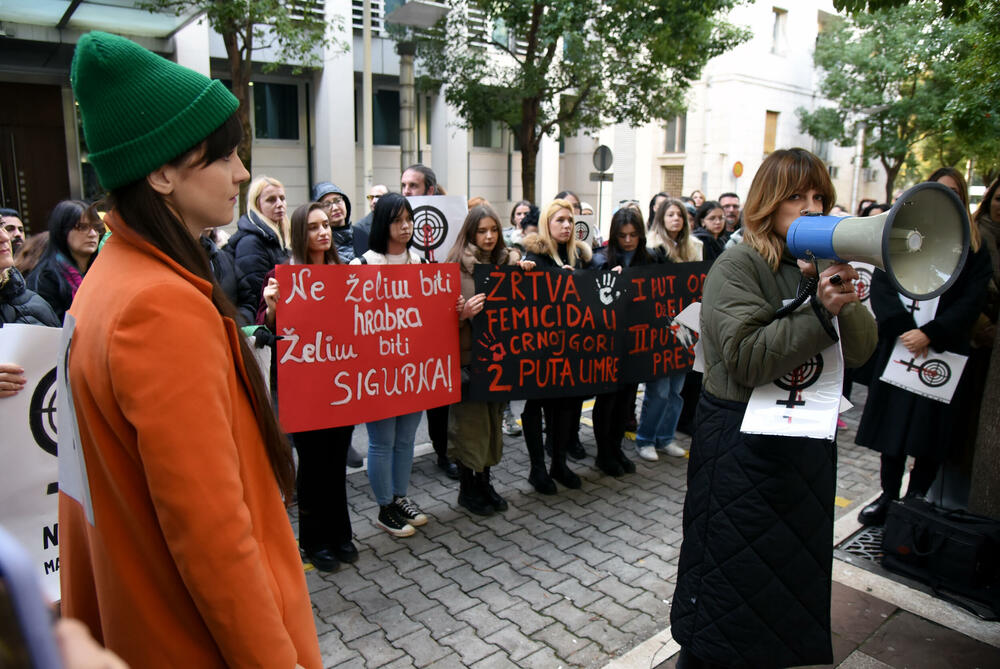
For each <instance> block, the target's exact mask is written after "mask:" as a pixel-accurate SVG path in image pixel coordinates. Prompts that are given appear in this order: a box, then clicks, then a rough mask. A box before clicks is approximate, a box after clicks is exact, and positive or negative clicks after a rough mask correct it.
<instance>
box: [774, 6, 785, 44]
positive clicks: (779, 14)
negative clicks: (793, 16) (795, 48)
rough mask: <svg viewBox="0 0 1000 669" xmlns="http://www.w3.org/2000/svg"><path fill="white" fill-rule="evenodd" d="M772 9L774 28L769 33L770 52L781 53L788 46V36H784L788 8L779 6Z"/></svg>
mask: <svg viewBox="0 0 1000 669" xmlns="http://www.w3.org/2000/svg"><path fill="white" fill-rule="evenodd" d="M772 10H773V11H774V28H773V30H772V35H771V53H777V54H782V53H784V52H785V49H786V47H787V46H788V37H787V36H786V31H787V26H788V10H786V9H781V8H780V7H773V8H772Z"/></svg>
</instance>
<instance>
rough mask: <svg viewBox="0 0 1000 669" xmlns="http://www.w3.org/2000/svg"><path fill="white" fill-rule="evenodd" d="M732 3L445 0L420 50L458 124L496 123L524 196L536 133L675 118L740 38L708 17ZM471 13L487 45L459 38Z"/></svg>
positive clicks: (538, 136) (717, 0)
mask: <svg viewBox="0 0 1000 669" xmlns="http://www.w3.org/2000/svg"><path fill="white" fill-rule="evenodd" d="M736 2H737V0H653V1H650V2H645V1H644V2H640V1H637V0H606V1H603V2H602V1H600V0H559V1H556V2H541V1H538V0H479V1H477V0H450V1H449V4H451V6H452V10H451V12H450V13H449V15H448V16H447V17H446V18H445V19H443V20H442V22H441V23H440V24H439V25H438V26H437V27H436V28H435V29H433V30H431V31H427V32H426V33H424V34H422V35H420V36H418V42H419V46H420V48H419V50H418V54H419V56H420V57H421V58H422V60H423V62H424V64H425V66H426V68H427V70H428V71H429V72H432V73H434V75H435V76H436V77H437V78H438V79H439V80H440V81H442V82H444V83H445V85H446V86H445V97H446V99H447V101H448V103H449V104H451V105H452V106H453V107H455V108H456V109H457V110H458V112H459V114H460V115H461V116H462V118H463V119H465V121H466V123H467V124H468V125H470V126H472V125H479V124H483V123H487V122H490V121H500V122H502V123H503V124H505V125H506V126H507V127H508V128H510V129H511V130H512V131H513V132H514V133H515V134H516V135H517V136H518V137H519V139H520V142H521V148H522V186H523V187H524V189H525V197H527V198H528V199H532V196H531V194H533V192H534V164H535V155H536V154H537V151H538V146H539V142H540V141H541V138H542V136H543V135H545V134H550V135H556V134H558V133H562V134H563V135H570V134H574V133H576V132H577V131H580V130H589V129H597V128H600V127H603V126H605V125H608V124H611V123H621V122H625V123H629V124H632V125H641V124H643V123H646V122H648V121H649V120H651V119H654V118H668V117H670V116H673V115H675V114H677V113H679V112H681V111H683V109H684V107H685V94H686V92H687V90H688V88H689V87H690V83H691V82H692V81H693V80H695V79H697V78H698V76H699V75H700V73H701V69H702V67H703V66H704V65H705V63H706V62H707V61H708V60H709V59H710V58H712V57H713V56H717V55H719V54H721V53H723V52H724V51H726V50H728V49H731V48H732V47H734V46H736V45H737V44H739V43H740V42H741V41H743V40H745V39H747V38H748V37H749V35H748V34H747V33H746V32H745V31H743V30H740V29H737V28H735V27H734V26H732V25H730V24H728V23H726V22H725V21H722V20H720V19H718V18H717V14H719V13H720V12H723V11H725V10H728V9H729V8H731V7H732V6H733V5H735V4H736ZM469 7H473V8H477V9H481V10H482V11H483V12H484V13H485V15H486V17H487V21H486V25H487V28H486V30H485V33H486V35H485V36H483V35H480V36H479V38H480V39H482V38H484V37H485V40H486V41H487V42H486V43H483V42H482V41H477V40H476V39H475V38H476V36H475V35H469V34H468V32H467V16H468V14H467V9H468V8H469ZM496 26H499V27H501V28H503V29H501V30H494V27H496Z"/></svg>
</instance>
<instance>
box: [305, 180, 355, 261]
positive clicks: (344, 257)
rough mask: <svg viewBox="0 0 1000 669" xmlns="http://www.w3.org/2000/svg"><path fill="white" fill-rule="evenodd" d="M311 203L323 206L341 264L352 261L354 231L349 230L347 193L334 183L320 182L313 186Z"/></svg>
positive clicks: (349, 209) (349, 216)
mask: <svg viewBox="0 0 1000 669" xmlns="http://www.w3.org/2000/svg"><path fill="white" fill-rule="evenodd" d="M312 196H313V202H319V203H320V204H322V205H323V210H324V211H325V212H326V216H327V218H329V219H330V232H331V233H332V235H333V245H334V246H336V247H337V255H338V256H340V261H341V262H345V263H347V262H351V261H352V260H354V255H355V254H354V230H353V228H351V200H350V199H349V198H348V197H347V193H345V192H344V191H342V190H341V189H340V186H338V185H337V184H335V183H330V182H329V181H321V182H319V183H318V184H316V185H315V186H313V191H312Z"/></svg>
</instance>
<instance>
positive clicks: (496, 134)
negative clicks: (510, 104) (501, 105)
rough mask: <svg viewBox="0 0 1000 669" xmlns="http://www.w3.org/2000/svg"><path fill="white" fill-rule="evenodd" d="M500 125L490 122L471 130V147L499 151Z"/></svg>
mask: <svg viewBox="0 0 1000 669" xmlns="http://www.w3.org/2000/svg"><path fill="white" fill-rule="evenodd" d="M501 136H502V135H501V132H500V124H499V123H498V122H496V121H490V122H489V123H486V124H484V125H477V126H474V127H473V128H472V146H475V147H478V148H481V149H499V148H500V146H501Z"/></svg>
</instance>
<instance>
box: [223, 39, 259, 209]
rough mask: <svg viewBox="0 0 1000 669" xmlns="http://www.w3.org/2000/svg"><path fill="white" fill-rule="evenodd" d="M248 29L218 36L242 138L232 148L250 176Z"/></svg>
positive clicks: (243, 192)
mask: <svg viewBox="0 0 1000 669" xmlns="http://www.w3.org/2000/svg"><path fill="white" fill-rule="evenodd" d="M252 30H253V26H252V25H249V26H247V28H246V33H244V34H243V35H240V34H239V33H237V31H235V30H233V31H232V32H228V31H227V32H226V33H224V34H223V35H222V40H223V42H225V45H226V55H227V56H228V57H229V74H230V77H231V78H232V81H233V83H232V91H233V95H235V96H236V99H237V100H239V103H240V106H239V109H237V110H236V115H237V117H238V118H239V119H240V125H241V126H243V139H242V140H240V143H239V145H237V147H236V154H237V155H238V156H239V157H240V160H241V161H243V166H244V167H246V168H247V172H250V174H251V175H253V167H252V163H253V129H252V128H251V127H250V74H251V72H252V69H253V68H252V64H251V62H250V60H248V59H247V60H244V58H243V53H247V54H249V53H252V47H253V45H252V43H251V42H249V41H248V40H252V39H253V33H252ZM241 38H242V41H243V43H244V48H243V49H241V48H240V41H241ZM249 187H250V183H249V182H248V181H244V182H243V183H241V184H240V197H239V205H240V215H243V214H246V213H247V190H248V189H249Z"/></svg>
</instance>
